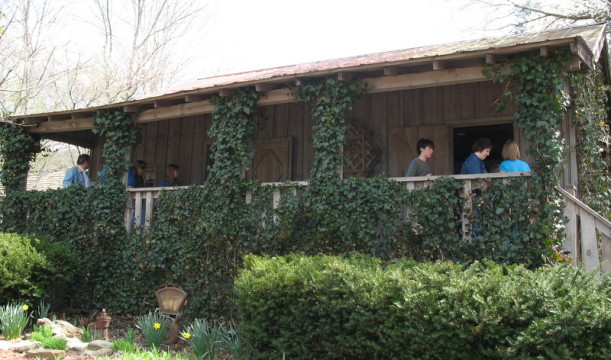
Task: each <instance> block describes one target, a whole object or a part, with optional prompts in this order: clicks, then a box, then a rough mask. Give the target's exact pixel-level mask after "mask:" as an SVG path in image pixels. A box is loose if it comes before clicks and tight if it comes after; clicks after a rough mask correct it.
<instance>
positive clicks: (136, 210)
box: [134, 191, 142, 227]
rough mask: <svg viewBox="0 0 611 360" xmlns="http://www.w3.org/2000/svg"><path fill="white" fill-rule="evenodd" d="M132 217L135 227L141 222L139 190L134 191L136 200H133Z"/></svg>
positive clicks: (140, 196) (140, 195)
mask: <svg viewBox="0 0 611 360" xmlns="http://www.w3.org/2000/svg"><path fill="white" fill-rule="evenodd" d="M134 219H135V220H136V221H135V224H134V226H135V227H138V226H140V224H141V223H142V193H141V192H139V191H138V192H136V201H135V202H134Z"/></svg>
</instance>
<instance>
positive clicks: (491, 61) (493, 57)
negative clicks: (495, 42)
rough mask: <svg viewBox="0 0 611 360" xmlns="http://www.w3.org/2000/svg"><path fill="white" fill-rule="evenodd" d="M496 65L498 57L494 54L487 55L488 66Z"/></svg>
mask: <svg viewBox="0 0 611 360" xmlns="http://www.w3.org/2000/svg"><path fill="white" fill-rule="evenodd" d="M496 63H497V60H496V55H494V54H487V55H486V64H489V65H496Z"/></svg>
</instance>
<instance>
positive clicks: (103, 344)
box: [87, 340, 113, 350]
mask: <svg viewBox="0 0 611 360" xmlns="http://www.w3.org/2000/svg"><path fill="white" fill-rule="evenodd" d="M112 345H113V344H112V343H111V342H110V341H105V340H94V341H92V342H90V343H89V344H87V350H99V349H112Z"/></svg>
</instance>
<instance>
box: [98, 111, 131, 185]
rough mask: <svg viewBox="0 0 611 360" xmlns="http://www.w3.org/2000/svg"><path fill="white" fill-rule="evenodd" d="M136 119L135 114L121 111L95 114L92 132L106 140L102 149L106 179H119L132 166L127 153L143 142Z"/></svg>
mask: <svg viewBox="0 0 611 360" xmlns="http://www.w3.org/2000/svg"><path fill="white" fill-rule="evenodd" d="M134 117H135V114H134V113H127V112H123V111H121V110H119V109H111V110H99V111H97V112H96V113H95V116H94V118H93V130H92V131H93V133H94V134H99V135H101V136H103V137H104V138H105V145H104V148H103V149H102V157H103V158H104V175H105V178H108V179H110V178H114V179H118V178H119V177H120V175H121V174H123V173H124V172H125V169H127V168H128V167H129V165H130V164H129V162H128V161H126V160H125V152H126V151H129V150H130V149H131V148H132V146H134V145H136V144H137V143H139V142H140V140H141V138H140V131H138V128H137V127H136V124H135V123H134V120H133V119H134Z"/></svg>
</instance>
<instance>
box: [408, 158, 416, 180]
mask: <svg viewBox="0 0 611 360" xmlns="http://www.w3.org/2000/svg"><path fill="white" fill-rule="evenodd" d="M416 170H418V164H417V163H416V159H414V160H412V162H411V163H409V166H408V167H407V172H405V177H410V176H416Z"/></svg>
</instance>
